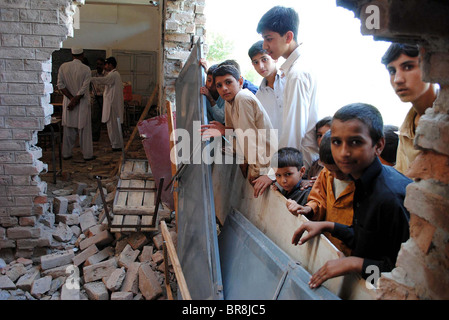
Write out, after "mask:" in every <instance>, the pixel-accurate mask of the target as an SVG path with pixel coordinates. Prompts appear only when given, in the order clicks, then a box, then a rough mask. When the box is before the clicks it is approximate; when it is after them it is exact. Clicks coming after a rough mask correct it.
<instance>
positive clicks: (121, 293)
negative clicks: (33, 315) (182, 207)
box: [0, 180, 177, 300]
mask: <svg viewBox="0 0 449 320" xmlns="http://www.w3.org/2000/svg"><path fill="white" fill-rule="evenodd" d="M113 182H114V180H111V181H108V182H106V183H105V185H106V186H107V188H105V189H104V191H105V195H106V194H109V195H114V194H115V190H113V188H112V185H113ZM115 182H116V181H115ZM86 191H90V195H87V196H86V194H85V192H86ZM97 193H98V192H97V190H96V189H95V188H93V187H91V186H89V185H88V184H86V183H83V182H80V181H78V182H75V184H74V186H73V188H72V190H71V191H70V192H68V189H67V188H64V189H59V190H55V191H53V194H54V195H55V197H54V198H53V199H52V203H51V205H50V210H51V211H50V212H45V213H43V214H42V215H41V216H40V217H39V219H38V221H37V222H36V224H35V226H34V228H33V230H32V234H25V233H24V232H25V231H27V232H30V231H29V230H30V229H26V230H25V229H24V230H22V229H20V228H19V227H18V228H15V229H13V230H11V231H10V234H9V236H12V237H15V238H17V239H19V240H20V241H22V242H21V243H23V246H24V248H25V246H26V243H25V241H28V238H32V239H33V241H40V242H39V243H41V244H42V246H44V245H47V246H48V248H47V249H42V250H40V252H41V255H39V256H38V257H36V256H35V255H33V257H32V258H31V257H30V259H28V258H23V257H21V258H17V259H15V260H12V259H10V261H8V259H5V258H3V257H2V259H0V300H152V299H165V298H166V297H167V294H166V292H165V291H166V288H165V285H164V263H165V262H164V261H163V260H164V258H163V252H162V235H161V234H160V232H145V233H144V232H132V233H111V232H110V231H109V228H108V226H107V219H105V216H104V209H103V203H102V202H101V201H98V195H97ZM96 196H97V197H96ZM112 199H113V198H112ZM92 200H93V201H92ZM108 203H110V205H112V201H111V199H109V202H107V204H108ZM111 211H112V210H111V208H110V209H109V212H111ZM161 219H164V220H165V221H166V222H167V224H168V225H169V227H170V228H171V229H172V231H171V235H172V236H173V237H175V239H176V233H175V232H174V219H172V217H170V216H164V217H161ZM169 265H171V263H170V262H169ZM169 271H170V272H169V279H170V283H171V287H172V294H173V296H174V297H175V298H176V294H177V288H176V278H175V275H174V272H173V268H172V267H170V268H169Z"/></svg>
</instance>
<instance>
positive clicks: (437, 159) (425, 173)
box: [407, 151, 449, 184]
mask: <svg viewBox="0 0 449 320" xmlns="http://www.w3.org/2000/svg"><path fill="white" fill-rule="evenodd" d="M407 176H408V177H410V178H412V179H421V180H428V179H434V180H437V181H440V182H441V183H443V184H449V157H448V156H446V155H442V154H439V153H436V152H434V151H423V152H422V153H421V154H420V155H418V156H417V157H416V159H415V161H413V162H412V163H411V165H410V168H409V169H408V171H407Z"/></svg>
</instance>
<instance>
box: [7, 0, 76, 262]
mask: <svg viewBox="0 0 449 320" xmlns="http://www.w3.org/2000/svg"><path fill="white" fill-rule="evenodd" d="M73 13H74V6H73V5H72V1H70V0H42V1H29V0H3V1H1V2H0V41H1V46H0V257H1V256H3V257H11V256H13V255H14V256H15V257H16V258H17V257H31V256H33V253H34V252H35V251H40V252H42V251H45V250H40V249H41V248H44V247H45V246H48V245H49V241H48V239H46V238H44V237H43V233H42V232H41V229H40V228H39V226H38V224H36V221H37V218H38V217H39V215H41V214H42V213H44V212H45V211H46V210H47V208H48V207H49V205H48V203H47V197H46V192H47V184H46V183H45V182H44V181H41V179H40V177H39V173H40V172H42V171H44V170H47V165H46V164H44V163H42V162H41V161H40V160H39V158H41V156H42V150H41V149H40V148H38V147H36V146H35V145H36V144H37V132H38V131H39V130H42V129H43V128H44V126H45V125H47V124H49V123H50V121H51V114H52V113H53V107H52V106H51V105H50V103H49V102H50V93H51V92H52V91H53V88H52V85H51V69H52V64H51V54H52V52H53V51H55V50H58V49H60V47H61V44H62V41H63V40H64V39H65V38H66V37H67V35H69V34H72V33H73V28H72V15H73Z"/></svg>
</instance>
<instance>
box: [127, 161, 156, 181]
mask: <svg viewBox="0 0 449 320" xmlns="http://www.w3.org/2000/svg"><path fill="white" fill-rule="evenodd" d="M120 179H123V180H125V179H147V180H148V179H154V178H153V173H152V172H151V167H150V166H149V165H148V160H145V159H127V160H126V161H125V163H124V164H123V165H122V169H121V172H120Z"/></svg>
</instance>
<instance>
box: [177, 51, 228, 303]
mask: <svg viewBox="0 0 449 320" xmlns="http://www.w3.org/2000/svg"><path fill="white" fill-rule="evenodd" d="M201 54H202V53H201V45H200V43H199V42H198V43H197V44H196V45H195V47H194V48H193V50H192V53H191V54H190V57H189V59H188V60H187V62H186V64H185V66H184V68H183V70H182V71H181V74H180V75H179V77H178V79H177V81H176V128H177V129H185V130H187V131H188V132H189V134H190V137H193V135H194V130H193V127H192V124H193V122H194V121H200V120H202V123H205V121H206V113H205V101H204V99H205V98H204V97H203V96H201V95H200V87H201V86H202V85H204V71H203V69H202V67H201V66H200V65H199V59H200V58H201ZM195 134H198V132H195ZM191 143H193V141H192V139H191ZM201 144H202V148H201V149H203V148H207V142H202V143H201ZM190 150H193V146H192V144H191V149H190ZM200 151H201V150H200ZM200 162H201V161H200ZM215 221H216V220H215V208H214V200H213V191H212V181H211V168H210V166H209V165H206V164H204V163H202V162H201V164H189V165H187V166H186V167H185V170H184V171H183V173H182V175H181V177H180V180H179V193H178V255H179V260H180V263H181V266H182V269H183V272H184V276H185V278H186V282H187V286H188V288H189V291H190V294H191V296H192V298H193V299H223V293H222V282H221V270H220V261H219V253H218V239H217V229H216V222H215Z"/></svg>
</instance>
